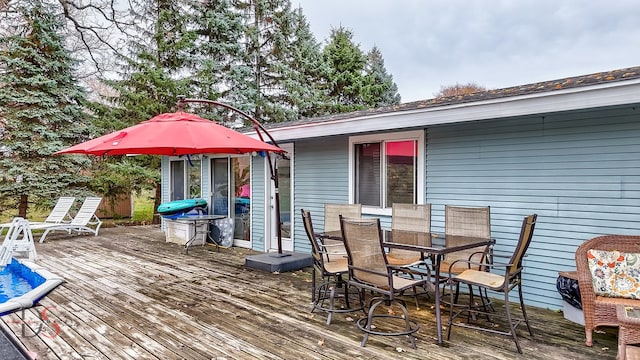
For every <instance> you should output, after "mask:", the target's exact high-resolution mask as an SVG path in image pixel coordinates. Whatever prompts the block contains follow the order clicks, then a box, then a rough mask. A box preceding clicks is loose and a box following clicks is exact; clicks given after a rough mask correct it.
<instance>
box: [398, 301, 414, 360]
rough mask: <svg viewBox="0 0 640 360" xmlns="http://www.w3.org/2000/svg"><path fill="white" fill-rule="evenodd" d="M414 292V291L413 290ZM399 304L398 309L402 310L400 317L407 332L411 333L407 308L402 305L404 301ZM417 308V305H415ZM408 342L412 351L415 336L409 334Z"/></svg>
mask: <svg viewBox="0 0 640 360" xmlns="http://www.w3.org/2000/svg"><path fill="white" fill-rule="evenodd" d="M414 291H415V289H414ZM416 301H417V297H416ZM399 303H400V308H401V309H402V316H403V318H404V322H405V327H406V330H407V332H410V331H411V322H410V321H409V311H407V306H406V305H405V304H404V301H399ZM416 306H417V304H416ZM407 336H409V341H411V347H412V348H413V349H415V348H416V338H415V336H413V333H409V335H407Z"/></svg>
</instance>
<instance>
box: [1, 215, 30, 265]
mask: <svg viewBox="0 0 640 360" xmlns="http://www.w3.org/2000/svg"><path fill="white" fill-rule="evenodd" d="M16 253H19V254H20V255H21V256H19V257H21V258H28V259H29V260H30V261H35V260H36V258H37V254H36V247H35V244H34V242H33V235H32V234H31V228H30V227H29V222H28V221H27V220H25V219H23V218H21V217H16V218H14V219H13V221H11V224H10V226H9V231H8V232H7V234H6V235H5V237H4V241H3V242H2V246H0V266H6V265H7V264H9V263H10V262H11V259H12V258H13V257H16V256H15V254H16Z"/></svg>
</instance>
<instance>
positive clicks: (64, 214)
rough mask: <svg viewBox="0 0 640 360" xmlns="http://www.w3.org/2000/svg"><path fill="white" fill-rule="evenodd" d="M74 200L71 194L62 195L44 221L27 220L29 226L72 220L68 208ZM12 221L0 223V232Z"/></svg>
mask: <svg viewBox="0 0 640 360" xmlns="http://www.w3.org/2000/svg"><path fill="white" fill-rule="evenodd" d="M75 201H76V198H75V197H73V196H62V197H60V198H59V199H58V202H56V205H55V206H54V207H53V209H51V212H50V213H49V216H47V218H46V219H45V220H44V221H40V222H29V225H30V226H33V225H40V224H58V223H62V222H69V221H71V220H72V218H71V216H70V215H69V210H70V209H71V206H73V203H74V202H75ZM11 224H12V223H5V224H0V234H2V233H3V232H4V229H5V228H9V227H10V226H11Z"/></svg>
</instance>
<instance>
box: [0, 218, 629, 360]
mask: <svg viewBox="0 0 640 360" xmlns="http://www.w3.org/2000/svg"><path fill="white" fill-rule="evenodd" d="M164 240H165V237H164V234H163V233H162V232H161V231H160V229H159V227H157V226H132V227H115V228H108V229H104V230H103V231H101V233H100V236H97V237H94V236H71V237H67V236H57V237H51V239H48V241H47V242H46V243H44V244H37V246H38V248H37V250H38V254H39V256H40V258H39V260H38V263H40V264H42V265H43V266H45V267H46V268H48V269H49V270H51V271H52V272H54V273H57V274H59V275H62V276H63V277H65V279H66V282H65V283H64V284H62V285H61V286H59V287H58V288H57V289H56V290H54V291H53V292H52V293H50V294H49V295H48V296H47V297H46V298H45V299H43V300H42V301H41V302H40V306H38V307H36V308H33V309H30V310H27V311H25V312H24V314H21V313H14V314H11V315H7V316H3V317H2V320H3V321H4V323H5V324H6V325H7V326H8V327H9V329H11V330H12V331H13V332H14V334H15V336H17V338H18V339H19V340H20V341H21V342H22V343H23V344H24V345H25V346H26V347H27V348H28V349H29V350H31V351H34V352H36V353H37V354H38V355H39V357H38V359H163V360H164V359H301V358H305V359H306V358H314V359H339V358H344V359H351V358H375V359H398V358H402V359H514V358H522V359H525V358H526V359H591V358H596V357H597V358H600V359H614V358H615V357H616V350H617V346H616V341H617V337H616V333H617V331H616V329H612V328H606V329H605V330H607V333H599V334H595V337H594V340H595V341H594V346H593V347H591V348H589V347H586V346H584V330H583V327H582V326H580V325H577V324H574V323H572V322H570V321H568V320H565V319H564V317H563V316H562V314H561V313H557V312H553V311H549V310H545V309H540V308H533V307H531V308H527V312H528V313H529V316H530V319H531V322H532V325H533V328H534V329H533V330H534V335H535V336H534V338H530V337H529V336H528V333H527V332H526V329H525V328H524V327H521V328H520V329H519V335H520V337H521V345H522V347H523V351H524V355H519V354H518V353H517V352H516V349H515V345H514V343H513V341H512V340H511V338H508V337H503V336H498V335H491V334H486V333H479V332H475V331H471V330H466V329H460V328H455V329H453V330H454V332H453V334H452V336H451V341H450V342H445V345H444V346H438V345H436V343H435V342H436V340H435V335H436V332H435V318H434V315H433V299H431V300H425V299H422V304H421V308H420V309H416V308H415V305H414V304H413V300H412V299H410V298H408V299H407V304H408V307H409V311H410V313H411V315H412V316H414V317H415V319H416V320H417V321H418V322H419V323H420V325H421V328H420V330H419V332H418V333H417V349H416V350H413V349H411V348H410V346H409V342H408V340H407V339H405V338H393V337H379V336H371V337H370V338H369V342H368V343H367V346H366V347H364V348H361V347H360V341H361V339H362V333H361V332H360V331H359V330H358V329H357V328H356V326H355V324H354V319H357V318H358V317H360V316H362V312H360V313H354V314H346V315H345V314H335V315H334V317H333V322H332V324H331V325H330V326H326V325H325V321H326V317H325V315H324V314H322V313H313V314H312V313H310V309H311V294H310V281H311V280H310V279H311V272H310V269H305V270H300V271H295V272H289V273H281V274H278V273H268V272H262V271H259V270H253V269H247V268H245V266H244V263H245V258H246V256H248V255H254V254H256V253H255V252H253V251H250V250H247V249H240V248H231V249H221V250H220V252H216V251H215V248H210V247H207V246H205V247H199V246H196V247H193V248H191V249H190V250H189V254H188V255H185V254H184V251H183V249H182V247H181V246H178V245H176V244H172V243H166V242H165V241H164ZM429 301H430V302H429ZM446 314H448V313H446ZM43 315H44V316H43Z"/></svg>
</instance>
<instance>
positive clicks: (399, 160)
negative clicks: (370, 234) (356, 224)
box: [350, 131, 424, 209]
mask: <svg viewBox="0 0 640 360" xmlns="http://www.w3.org/2000/svg"><path fill="white" fill-rule="evenodd" d="M385 135H386V136H385ZM423 139H424V134H423V132H421V131H418V132H406V133H393V134H381V135H367V136H358V137H352V138H351V139H350V143H351V154H352V155H351V159H350V161H351V165H352V166H351V169H350V178H351V188H352V191H351V194H352V200H353V202H355V203H360V204H362V205H363V206H364V207H369V208H381V209H385V208H391V206H392V204H393V203H409V204H419V203H423V202H424V192H423V191H421V189H422V188H424V186H423V184H424V176H423V175H422V174H423V171H424V170H423V169H424V154H423V152H424V150H421V149H424V145H423V144H424V140H423ZM421 184H422V185H421Z"/></svg>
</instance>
